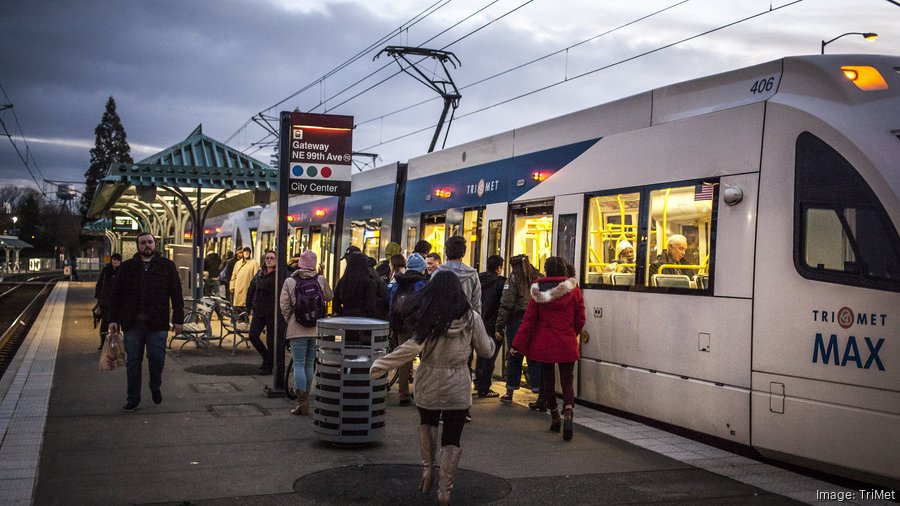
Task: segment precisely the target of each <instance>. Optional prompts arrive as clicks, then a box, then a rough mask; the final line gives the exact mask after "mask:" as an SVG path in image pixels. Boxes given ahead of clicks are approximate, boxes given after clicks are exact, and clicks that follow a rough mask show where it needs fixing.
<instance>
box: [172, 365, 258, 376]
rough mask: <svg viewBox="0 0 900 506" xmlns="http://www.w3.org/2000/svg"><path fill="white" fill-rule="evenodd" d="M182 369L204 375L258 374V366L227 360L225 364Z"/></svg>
mask: <svg viewBox="0 0 900 506" xmlns="http://www.w3.org/2000/svg"><path fill="white" fill-rule="evenodd" d="M184 371H185V372H189V373H191V374H203V375H206V376H254V375H258V374H259V366H258V365H254V364H235V363H231V362H228V363H225V364H206V365H192V366H190V367H187V368H185V370H184Z"/></svg>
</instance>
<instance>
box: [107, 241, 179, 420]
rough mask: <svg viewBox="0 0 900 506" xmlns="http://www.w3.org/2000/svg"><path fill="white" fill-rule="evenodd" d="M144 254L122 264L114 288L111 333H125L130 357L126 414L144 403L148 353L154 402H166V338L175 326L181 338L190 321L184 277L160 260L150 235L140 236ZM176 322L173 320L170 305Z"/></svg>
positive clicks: (167, 262) (168, 262)
mask: <svg viewBox="0 0 900 506" xmlns="http://www.w3.org/2000/svg"><path fill="white" fill-rule="evenodd" d="M137 250H138V252H137V253H136V254H135V255H134V257H132V258H131V259H130V260H127V261H125V262H123V263H122V265H121V267H119V273H118V274H117V275H116V282H115V284H114V285H113V290H112V297H111V298H110V301H111V304H110V306H109V308H110V315H109V332H110V333H113V332H118V331H119V327H120V326H121V328H122V330H123V331H124V334H125V352H126V353H127V355H128V367H127V377H128V399H127V402H126V403H125V405H124V406H122V411H124V412H131V411H134V410H136V409H137V408H138V406H140V404H141V369H143V363H144V349H146V350H147V368H148V372H149V374H150V394H151V395H152V397H153V402H154V403H156V404H159V403H160V402H162V392H161V390H160V387H161V386H162V372H163V367H164V366H165V364H166V336H167V335H168V331H169V322H170V321H171V322H172V325H173V326H174V327H175V333H176V334H180V333H181V332H182V331H183V330H184V327H183V323H184V299H183V298H182V295H181V278H179V276H178V269H177V268H176V267H175V263H174V262H172V261H171V260H169V259H167V258H163V257H162V256H160V254H159V252H158V251H157V250H156V239H155V238H154V237H153V234H151V233H149V232H142V233H140V234H138V236H137ZM170 305H171V307H172V313H171V315H172V318H171V320H170V319H169V306H170Z"/></svg>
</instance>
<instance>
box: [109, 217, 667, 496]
mask: <svg viewBox="0 0 900 506" xmlns="http://www.w3.org/2000/svg"><path fill="white" fill-rule="evenodd" d="M673 239H674V240H672V239H670V241H669V244H670V246H675V247H676V249H677V246H678V244H679V242H678V238H677V237H674V238H673ZM625 242H627V241H625ZM137 245H138V253H137V254H136V255H135V256H134V258H132V259H130V260H128V261H126V262H122V261H121V260H122V259H121V256H118V255H113V257H112V261H111V262H110V264H109V265H108V266H106V267H105V268H104V270H103V272H102V273H101V276H100V280H99V281H98V282H97V287H96V292H95V297H96V298H97V300H98V305H99V307H100V308H101V310H102V314H103V323H102V325H101V333H100V339H101V345H102V343H103V339H105V337H106V332H115V331H117V330H118V326H119V325H122V326H123V327H124V329H125V345H126V349H127V351H128V375H127V377H128V388H127V402H126V405H125V406H124V407H123V408H122V409H123V410H124V411H133V410H134V409H137V407H138V406H139V404H140V399H141V395H140V391H141V369H142V361H143V353H144V349H145V348H146V352H147V358H148V364H149V372H150V392H151V395H152V397H153V400H154V402H157V403H159V402H161V401H162V394H161V378H162V370H163V365H164V359H165V340H166V333H167V329H168V326H169V321H170V320H171V323H172V324H173V325H174V326H175V331H176V333H177V332H180V331H181V323H182V322H183V319H184V310H183V301H182V298H181V283H180V280H179V278H178V273H177V271H176V269H175V267H174V264H173V263H172V262H171V261H169V260H166V259H164V258H162V257H161V256H160V255H159V254H158V252H157V251H156V244H155V241H154V238H153V236H152V235H150V234H141V235H140V236H139V237H138V240H137ZM619 246H620V247H619V248H617V250H618V251H617V254H619V255H618V261H619V262H620V263H622V264H626V263H632V262H633V248H632V247H631V245H630V244H620V245H619ZM466 250H467V244H466V240H465V238H463V237H461V236H452V237H450V238H448V239H447V240H446V242H445V244H444V250H443V251H444V254H445V256H446V260H445V261H444V262H442V259H441V256H440V255H438V254H437V253H433V252H431V245H430V244H429V243H428V242H427V241H419V243H417V244H416V246H415V248H414V251H413V252H411V253H410V255H409V256H408V257H404V256H403V254H402V251H401V248H400V245H399V244H396V243H389V244H388V245H387V247H386V248H385V256H384V258H383V259H382V260H381V261H380V262H376V261H375V259H372V258H370V257H368V256H367V255H365V254H364V253H363V252H361V251H360V250H359V248H357V247H355V246H350V247H348V248H347V250H346V251H345V254H344V256H343V257H342V258H341V260H342V261H344V262H345V266H344V270H343V274H342V276H341V277H340V279H339V280H338V281H337V283H336V284H335V286H334V289H333V290H332V287H331V286H330V285H329V283H328V281H327V280H326V278H325V276H323V272H322V271H323V266H322V265H321V264H319V262H318V258H317V256H316V254H315V253H314V252H313V251H305V252H303V253H302V254H301V255H300V257H299V258H298V259H297V261H296V269H295V270H293V272H289V269H287V268H284V269H276V262H277V255H276V254H275V252H274V251H271V250H267V251H265V253H264V255H263V265H262V266H260V265H259V263H258V262H257V261H256V260H255V259H254V256H253V255H252V251H251V249H250V248H243V249H241V250H238V251H237V252H236V253H235V254H234V255H233V256H232V254H231V253H230V252H229V253H226V254H225V256H224V258H219V256H218V254H216V253H210V254H208V255H207V256H206V257H205V258H204V279H205V284H204V292H205V293H206V294H207V295H218V294H220V293H221V292H220V290H219V288H220V286H221V287H222V291H224V292H225V293H224V295H225V297H226V298H228V299H230V300H231V302H232V304H233V306H234V307H235V308H237V309H238V310H245V311H248V312H249V314H250V315H251V319H250V331H249V338H250V342H251V343H252V345H253V347H254V348H255V349H256V351H257V352H258V353H259V355H260V358H261V360H262V364H261V366H260V374H271V373H272V369H273V366H274V364H273V356H274V352H273V350H274V349H277V348H276V346H277V342H276V330H275V329H276V327H277V329H279V331H278V334H280V335H279V336H277V337H278V338H280V339H286V341H287V343H288V344H289V347H290V350H291V354H292V356H293V359H294V379H295V383H296V390H295V391H296V393H297V404H296V405H295V406H294V407H293V409H292V413H294V414H297V415H304V414H307V412H308V410H309V390H310V386H311V383H312V379H313V366H314V362H315V354H316V345H315V339H314V337H315V336H316V328H315V322H316V320H317V318H319V317H324V316H325V308H326V305H327V304H328V303H329V302H330V303H331V304H332V314H333V315H340V316H356V317H367V318H375V319H381V320H387V321H389V322H390V326H391V334H392V335H391V339H392V341H393V342H394V343H395V347H394V349H393V351H392V352H391V353H389V354H387V355H385V356H383V357H381V358H379V359H377V360H376V361H375V362H374V364H373V365H372V375H373V376H376V377H377V376H380V375H383V374H385V373H386V372H387V371H389V370H392V369H398V370H399V371H398V386H399V399H400V405H401V406H405V405H410V404H412V403H413V402H414V403H415V405H416V408H417V409H418V411H419V427H418V441H419V447H420V452H421V460H422V466H423V472H422V473H423V474H422V481H421V483H420V486H419V489H420V490H421V491H423V492H427V491H428V490H430V489H431V488H432V485H433V483H434V480H435V478H436V476H437V474H438V473H439V474H440V480H439V485H438V499H439V502H441V503H449V500H450V491H451V490H452V488H453V482H454V476H455V473H456V469H457V467H458V465H459V460H460V457H461V455H462V450H461V437H462V432H463V428H464V426H465V424H466V422H467V421H470V420H471V416H470V411H469V410H470V407H471V403H472V397H473V395H474V396H477V397H479V398H496V397H500V400H501V401H502V402H505V403H510V402H512V400H513V394H514V392H515V391H516V390H517V389H519V388H520V386H521V384H522V372H523V357H524V358H525V359H527V361H528V362H527V363H528V368H527V372H528V378H527V384H528V385H529V387H530V388H531V389H532V390H533V391H534V392H536V393H539V399H538V401H536V402H534V403H531V404H530V405H529V406H530V407H531V408H532V409H538V410H541V411H547V410H549V411H550V415H551V425H550V430H552V431H556V432H560V431H561V432H562V433H563V438H564V439H566V440H569V439H571V438H572V432H573V425H572V419H573V410H574V389H573V371H574V365H575V362H576V361H577V360H578V356H579V355H578V336H579V333H580V332H581V330H582V327H583V326H584V324H585V312H584V299H583V298H582V295H581V291H580V289H579V288H578V283H577V281H576V279H575V276H574V271H573V268H572V266H571V265H570V264H569V263H568V262H567V261H566V260H564V259H563V258H561V257H550V258H548V259H546V261H545V263H544V267H545V269H546V276H542V275H541V274H540V272H538V269H536V268H535V267H534V266H533V265H532V264H531V262H530V261H529V259H528V257H527V256H525V255H517V256H515V257H513V258H511V259H510V262H509V265H510V272H509V277H508V278H507V277H504V276H503V271H504V263H505V262H504V259H503V258H502V257H500V256H499V255H492V256H490V257H488V258H487V261H486V269H485V271H484V272H481V273H478V272H477V271H476V270H475V269H474V268H472V267H471V266H469V265H466V264H465V263H464V262H463V258H465V255H466ZM676 254H677V252H676ZM677 261H678V259H677V258H675V255H673V256H672V258H668V259H667V260H666V263H677ZM623 268H624V267H623ZM279 273H280V275H281V278H282V279H278V275H279ZM279 284H281V285H282V290H281V291H280V293H279V296H278V297H277V300H276V297H275V294H276V286H278V285H279ZM170 305H171V312H170V311H169V306H170ZM263 330H265V334H266V342H265V343H264V342H263V341H262V339H261V335H262V332H263ZM504 341H505V344H506V345H507V349H508V350H509V352H508V354H507V356H506V359H507V368H506V369H507V373H506V378H505V379H506V393H505V395H503V396H500V394H498V393H497V392H494V391H493V390H492V389H491V385H492V377H493V374H494V368H495V363H496V359H497V356H498V353H499V351H500V350H501V349H502V348H503V345H504ZM417 358H418V361H419V365H418V367H417V368H416V370H415V391H414V392H411V391H410V386H411V383H412V381H411V380H412V375H413V363H414V360H416V359H417ZM473 359H474V370H473V369H472V364H473ZM557 370H558V372H559V382H560V389H561V391H562V393H563V402H562V406H563V409H562V412H561V413H560V410H559V409H558V403H557V399H556V371H557ZM473 386H474V394H473V393H472V389H473ZM439 423H443V430H442V431H440V435H439V434H438V433H439ZM438 463H440V464H438ZM438 469H439V470H438Z"/></svg>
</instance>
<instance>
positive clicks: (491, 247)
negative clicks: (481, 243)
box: [487, 220, 503, 256]
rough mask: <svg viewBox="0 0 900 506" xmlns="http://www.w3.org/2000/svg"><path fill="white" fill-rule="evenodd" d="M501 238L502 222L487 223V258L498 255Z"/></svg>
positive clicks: (492, 221) (491, 221)
mask: <svg viewBox="0 0 900 506" xmlns="http://www.w3.org/2000/svg"><path fill="white" fill-rule="evenodd" d="M502 237H503V220H490V221H488V233H487V256H491V255H499V254H500V251H501V250H500V247H501V244H500V239H501V238H502Z"/></svg>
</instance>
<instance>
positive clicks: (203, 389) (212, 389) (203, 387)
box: [190, 383, 241, 394]
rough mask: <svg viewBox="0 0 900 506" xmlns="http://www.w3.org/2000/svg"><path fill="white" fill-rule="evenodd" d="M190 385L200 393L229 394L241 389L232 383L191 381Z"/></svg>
mask: <svg viewBox="0 0 900 506" xmlns="http://www.w3.org/2000/svg"><path fill="white" fill-rule="evenodd" d="M190 387H191V390H193V391H194V392H197V393H198V394H228V393H233V392H240V391H241V389H240V388H238V387H237V386H235V385H232V384H231V383H191V384H190Z"/></svg>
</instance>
